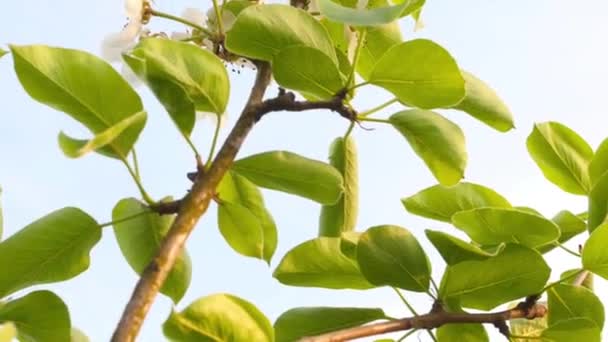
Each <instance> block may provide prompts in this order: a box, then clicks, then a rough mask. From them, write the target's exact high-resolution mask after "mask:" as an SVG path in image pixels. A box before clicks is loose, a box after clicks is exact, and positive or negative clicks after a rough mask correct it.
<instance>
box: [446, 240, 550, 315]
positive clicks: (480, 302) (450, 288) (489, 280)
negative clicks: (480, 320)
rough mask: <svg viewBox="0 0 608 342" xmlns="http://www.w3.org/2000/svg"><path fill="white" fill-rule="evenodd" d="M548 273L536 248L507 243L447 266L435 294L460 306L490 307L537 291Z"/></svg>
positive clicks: (481, 308) (543, 283)
mask: <svg viewBox="0 0 608 342" xmlns="http://www.w3.org/2000/svg"><path fill="white" fill-rule="evenodd" d="M550 273H551V269H550V268H549V266H547V264H546V263H545V261H544V260H543V258H542V256H541V255H540V254H539V253H538V252H536V251H535V250H533V249H530V248H527V247H525V246H522V245H515V244H508V245H507V246H506V247H505V249H504V250H503V251H502V252H500V253H499V254H498V255H496V256H494V257H491V258H488V259H486V260H469V261H463V262H461V263H458V264H456V265H452V266H449V267H448V268H447V269H446V271H445V273H444V274H443V279H442V280H441V286H440V290H439V296H440V298H441V299H446V300H449V299H459V300H460V304H461V305H462V306H463V307H467V308H473V309H479V310H490V309H493V308H495V307H496V306H498V305H500V304H504V303H507V302H509V301H511V300H515V299H518V298H521V297H524V296H528V295H530V294H531V293H537V292H538V291H540V290H541V289H542V288H543V286H544V285H545V283H546V282H547V280H548V279H549V274H550ZM480 274H483V277H480V276H479V275H480Z"/></svg>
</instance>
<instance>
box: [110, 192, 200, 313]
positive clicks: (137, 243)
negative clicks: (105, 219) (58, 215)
mask: <svg viewBox="0 0 608 342" xmlns="http://www.w3.org/2000/svg"><path fill="white" fill-rule="evenodd" d="M174 219H175V215H160V214H157V213H154V212H152V211H150V209H149V208H148V207H147V206H146V205H145V204H144V203H142V202H140V201H139V200H137V199H135V198H125V199H122V200H120V201H119V202H118V203H117V204H116V206H114V209H113V210H112V220H113V221H114V222H115V223H114V235H115V236H116V241H117V242H118V246H119V247H120V251H121V252H122V255H124V257H125V259H126V260H127V262H128V263H129V266H131V268H132V269H133V271H135V272H136V273H137V274H142V272H143V271H144V269H145V268H146V266H147V265H148V264H149V263H150V261H151V260H152V258H154V256H155V255H156V252H157V251H158V248H159V247H160V244H161V242H162V239H163V237H164V236H165V235H166V234H167V232H168V231H169V228H170V227H171V224H172V223H173V220H174ZM191 273H192V265H191V263H190V257H189V256H188V252H186V251H185V250H184V251H183V252H182V253H181V254H180V256H179V257H178V258H177V261H176V262H175V265H174V266H173V269H172V270H171V272H170V273H169V275H168V276H167V279H166V280H165V283H164V284H163V286H162V288H161V289H160V292H161V293H163V294H165V295H167V296H168V297H169V298H171V299H172V300H173V302H174V303H177V302H179V301H180V300H181V299H182V297H183V296H184V294H185V293H186V290H187V289H188V286H189V285H190V278H191Z"/></svg>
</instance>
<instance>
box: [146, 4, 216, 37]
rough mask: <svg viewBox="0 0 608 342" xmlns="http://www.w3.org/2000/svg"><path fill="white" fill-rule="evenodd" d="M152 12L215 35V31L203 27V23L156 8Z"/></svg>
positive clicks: (154, 14) (156, 15) (208, 34)
mask: <svg viewBox="0 0 608 342" xmlns="http://www.w3.org/2000/svg"><path fill="white" fill-rule="evenodd" d="M150 14H152V15H153V16H155V17H159V18H165V19H169V20H173V21H176V22H178V23H182V24H184V25H186V26H190V27H192V28H194V29H197V30H199V31H201V32H203V33H204V34H206V35H207V36H213V32H211V31H209V30H208V29H206V28H204V27H202V26H201V25H198V24H195V23H193V22H191V21H188V20H186V19H184V18H181V17H178V16H175V15H172V14H169V13H164V12H159V11H156V10H151V12H150Z"/></svg>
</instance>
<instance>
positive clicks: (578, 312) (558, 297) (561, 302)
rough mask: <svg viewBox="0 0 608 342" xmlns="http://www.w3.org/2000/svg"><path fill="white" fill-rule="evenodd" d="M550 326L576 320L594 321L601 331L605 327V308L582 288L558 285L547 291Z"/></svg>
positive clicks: (597, 299)
mask: <svg viewBox="0 0 608 342" xmlns="http://www.w3.org/2000/svg"><path fill="white" fill-rule="evenodd" d="M547 296H548V298H549V299H548V302H549V312H551V314H550V315H549V325H555V324H557V323H559V322H562V321H567V320H571V319H576V318H586V319H588V320H591V321H593V322H594V323H595V324H596V325H597V327H598V328H600V330H601V329H602V328H603V326H604V306H603V305H602V302H601V301H600V300H599V298H598V297H597V296H596V295H595V294H594V293H593V292H591V291H589V290H588V289H586V288H584V287H582V286H574V285H565V284H558V285H555V286H553V287H551V288H550V289H549V290H547Z"/></svg>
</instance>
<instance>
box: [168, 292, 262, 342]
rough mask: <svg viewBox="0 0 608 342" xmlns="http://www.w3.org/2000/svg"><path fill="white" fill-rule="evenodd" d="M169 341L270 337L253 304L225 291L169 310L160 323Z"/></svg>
mask: <svg viewBox="0 0 608 342" xmlns="http://www.w3.org/2000/svg"><path fill="white" fill-rule="evenodd" d="M163 332H164V334H165V336H166V337H167V338H169V339H170V340H172V341H182V342H217V341H259V342H272V341H274V331H273V330H272V325H271V324H270V322H269V321H268V318H266V316H264V314H263V313H262V312H260V310H258V308H256V307H255V305H253V304H251V303H250V302H248V301H246V300H244V299H241V298H239V297H236V296H233V295H229V294H215V295H211V296H207V297H203V298H200V299H197V300H196V301H194V302H193V303H191V304H190V305H188V306H187V307H186V308H185V309H184V310H182V311H180V312H175V311H172V312H171V315H170V316H169V318H168V319H167V320H166V321H165V323H163Z"/></svg>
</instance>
